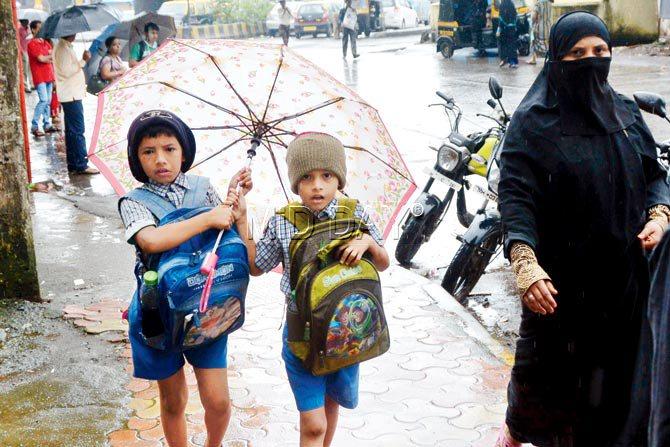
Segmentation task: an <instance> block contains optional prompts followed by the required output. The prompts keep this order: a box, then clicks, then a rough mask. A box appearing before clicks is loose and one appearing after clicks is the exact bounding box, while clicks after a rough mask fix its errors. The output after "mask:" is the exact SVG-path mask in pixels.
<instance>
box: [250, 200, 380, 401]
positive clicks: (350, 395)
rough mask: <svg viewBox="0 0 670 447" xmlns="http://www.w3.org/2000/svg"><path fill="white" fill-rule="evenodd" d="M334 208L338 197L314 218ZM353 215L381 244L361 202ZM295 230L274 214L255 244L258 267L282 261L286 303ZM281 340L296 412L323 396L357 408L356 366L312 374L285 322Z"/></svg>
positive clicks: (325, 216)
mask: <svg viewBox="0 0 670 447" xmlns="http://www.w3.org/2000/svg"><path fill="white" fill-rule="evenodd" d="M336 211H337V199H333V200H332V201H331V202H330V203H329V204H328V205H327V206H326V208H324V209H323V210H322V211H321V212H319V213H318V214H317V215H316V218H317V220H319V221H324V220H332V219H335V217H336ZM354 216H355V217H356V218H358V219H360V220H362V221H363V222H365V223H366V225H367V226H368V229H369V232H370V236H372V238H373V239H374V240H375V241H376V242H377V243H378V244H379V245H383V239H382V236H381V233H380V232H379V229H378V228H377V227H376V226H375V225H374V223H372V221H371V220H370V218H369V216H368V215H367V213H366V212H365V210H364V208H363V206H361V205H360V204H358V205H357V206H356V210H355V212H354ZM297 231H298V229H297V228H296V227H295V226H294V225H293V224H291V223H290V222H289V221H288V220H286V219H285V218H284V217H283V216H279V215H275V216H273V217H272V219H271V220H270V222H269V223H268V225H267V227H266V228H265V231H264V233H263V237H262V238H261V240H260V241H258V243H257V244H256V259H255V264H256V267H257V268H258V269H259V270H262V271H264V272H269V271H271V270H272V269H274V268H275V267H276V266H277V265H279V263H280V262H281V263H282V264H283V266H284V273H283V275H282V278H281V284H280V289H281V291H282V292H283V293H284V295H285V297H286V300H287V303H291V302H292V301H291V300H289V299H288V298H289V296H290V294H291V286H290V279H289V278H290V257H289V245H290V243H291V238H292V237H293V235H294V234H295V233H297ZM282 343H283V347H282V358H283V359H284V364H285V366H286V374H287V375H288V380H289V383H290V385H291V390H292V391H293V396H294V398H295V402H296V406H297V407H298V411H300V412H303V411H310V410H314V409H317V408H321V407H323V406H324V404H325V396H326V395H328V396H329V397H330V398H331V399H333V400H334V401H336V402H337V403H338V404H339V405H341V406H342V407H345V408H350V409H352V408H356V406H357V405H358V365H352V366H349V367H347V368H343V369H340V370H338V371H336V372H334V373H331V374H327V375H324V376H315V375H314V374H312V373H311V371H309V370H307V369H305V367H304V366H303V364H302V361H301V360H300V359H299V358H298V357H296V356H295V354H293V353H292V352H291V350H290V349H289V347H288V328H287V327H286V325H284V331H283V333H282Z"/></svg>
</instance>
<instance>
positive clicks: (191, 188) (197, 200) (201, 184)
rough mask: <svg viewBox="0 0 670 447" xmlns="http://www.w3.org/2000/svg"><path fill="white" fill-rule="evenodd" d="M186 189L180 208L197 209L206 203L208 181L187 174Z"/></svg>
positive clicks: (204, 178)
mask: <svg viewBox="0 0 670 447" xmlns="http://www.w3.org/2000/svg"><path fill="white" fill-rule="evenodd" d="M186 179H187V180H188V189H187V190H186V194H185V195H184V202H183V203H182V204H181V206H182V208H199V207H201V206H205V204H206V203H207V191H208V190H209V179H208V178H207V177H200V176H198V175H192V174H187V175H186Z"/></svg>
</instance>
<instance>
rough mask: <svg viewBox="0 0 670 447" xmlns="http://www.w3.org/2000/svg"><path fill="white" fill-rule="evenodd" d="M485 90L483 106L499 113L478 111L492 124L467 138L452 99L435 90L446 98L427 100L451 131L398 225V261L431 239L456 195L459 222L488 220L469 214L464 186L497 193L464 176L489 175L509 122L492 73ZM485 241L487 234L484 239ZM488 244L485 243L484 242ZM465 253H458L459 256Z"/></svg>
mask: <svg viewBox="0 0 670 447" xmlns="http://www.w3.org/2000/svg"><path fill="white" fill-rule="evenodd" d="M489 92H490V93H491V97H492V99H489V100H488V101H487V104H488V105H489V106H490V107H491V108H493V109H494V110H495V111H496V112H497V114H498V116H497V117H495V116H488V115H483V114H478V116H481V117H486V118H488V119H491V120H493V121H494V122H495V123H496V126H495V127H492V128H491V129H489V130H487V131H485V132H476V133H472V134H470V135H468V136H464V135H462V134H461V133H460V132H459V124H460V122H461V118H462V111H461V109H460V107H459V106H458V105H457V104H456V101H455V100H454V98H453V97H451V96H449V95H446V94H444V93H442V92H436V94H437V95H438V96H439V97H440V98H441V99H442V100H443V101H444V102H443V103H439V104H431V106H440V107H443V108H444V110H445V112H446V114H447V116H448V117H449V124H450V126H451V133H450V135H449V136H448V137H447V139H446V140H445V141H444V142H443V144H442V145H441V146H440V148H439V149H436V151H437V158H436V162H435V165H434V166H433V168H432V169H430V170H429V171H428V174H429V175H430V177H429V179H428V182H427V183H426V185H425V186H424V188H423V191H422V192H421V195H420V196H419V198H418V199H417V201H416V202H415V203H414V204H413V205H412V207H411V208H410V210H409V211H408V213H407V215H406V218H405V220H404V221H403V224H402V226H401V229H402V233H401V235H400V238H399V240H398V245H397V247H396V251H395V256H396V259H397V260H398V262H400V264H401V265H405V266H408V265H409V264H410V263H411V260H412V259H413V258H414V256H415V255H416V253H417V252H418V251H419V248H420V247H421V245H422V244H423V243H425V242H427V241H429V240H430V237H431V236H432V234H433V233H434V231H435V230H436V229H437V227H438V226H439V225H440V223H441V222H442V220H443V219H444V216H445V215H446V213H447V210H448V209H449V206H450V204H451V202H452V200H453V198H454V196H456V215H457V218H458V221H459V223H460V224H461V225H463V226H464V227H466V228H469V227H471V225H472V224H473V223H475V220H476V221H477V222H476V223H477V225H479V226H481V228H482V229H484V228H488V221H487V220H485V221H484V222H482V221H481V220H482V219H481V215H483V214H485V213H484V212H483V211H482V210H481V208H480V210H479V211H478V212H477V213H476V214H474V215H473V214H471V213H469V212H468V210H467V203H466V199H465V190H466V189H468V190H474V191H476V192H478V193H480V194H481V195H483V196H484V197H485V198H487V199H488V200H489V201H494V200H497V195H496V194H495V193H493V192H491V191H490V190H485V189H484V188H481V187H479V186H478V185H474V184H472V183H471V182H470V181H468V179H467V177H468V176H470V175H478V176H482V177H486V176H487V174H488V172H489V171H490V169H489V162H488V160H489V158H491V157H492V155H493V154H494V153H495V152H498V149H499V146H500V141H501V139H502V137H503V135H504V132H505V129H506V126H507V122H509V116H508V115H507V113H506V112H505V109H504V107H503V105H502V102H501V101H500V98H501V97H502V87H501V86H500V83H499V82H498V80H497V79H496V78H494V77H492V78H490V79H489ZM498 106H499V107H498ZM435 181H438V182H440V183H443V184H445V185H446V186H447V187H448V190H447V192H446V193H445V195H444V196H443V197H441V198H440V197H438V196H437V195H435V194H433V193H431V188H432V187H433V185H434V183H435ZM486 203H488V202H487V201H485V205H486ZM485 207H486V206H485ZM498 220H499V218H498ZM473 231H474V230H473ZM466 235H467V233H466ZM468 237H474V236H468ZM475 239H476V238H475ZM489 239H490V238H486V240H487V241H488V240H489ZM486 247H488V244H487V245H486ZM494 248H495V247H494ZM459 251H460V250H459ZM464 255H465V254H464V253H462V256H460V259H462V258H463V256H464ZM484 267H485V266H484ZM477 279H478V278H477ZM473 287H474V284H473Z"/></svg>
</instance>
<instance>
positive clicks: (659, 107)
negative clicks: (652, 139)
mask: <svg viewBox="0 0 670 447" xmlns="http://www.w3.org/2000/svg"><path fill="white" fill-rule="evenodd" d="M633 97H634V98H635V102H636V103H637V105H638V107H640V109H642V110H644V111H645V112H647V113H651V114H652V115H656V116H659V117H661V118H663V119H664V120H666V121H667V122H669V123H670V118H669V117H668V113H667V110H666V104H665V100H664V99H663V98H662V97H660V96H659V95H657V94H655V93H647V92H637V93H635V94H634V95H633ZM656 147H657V148H658V152H659V157H658V158H659V160H661V162H662V163H663V164H664V165H665V166H666V167H668V165H669V164H670V162H669V160H668V152H670V140H668V141H665V142H663V143H658V142H656ZM669 175H670V173H669Z"/></svg>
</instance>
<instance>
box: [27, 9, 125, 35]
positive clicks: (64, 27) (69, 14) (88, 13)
mask: <svg viewBox="0 0 670 447" xmlns="http://www.w3.org/2000/svg"><path fill="white" fill-rule="evenodd" d="M120 19H121V15H120V13H119V11H117V10H116V9H114V8H112V7H109V6H108V5H105V4H101V3H96V4H92V5H80V6H71V7H70V8H67V9H62V10H60V11H56V12H54V13H53V14H51V15H50V16H49V17H48V18H47V20H46V21H45V22H44V25H42V29H40V32H39V33H38V34H37V37H41V38H43V39H51V38H57V37H63V36H72V35H74V34H77V33H81V32H84V31H91V30H98V29H102V28H104V27H105V26H106V25H109V24H111V23H118V22H120V21H121V20H120Z"/></svg>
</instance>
